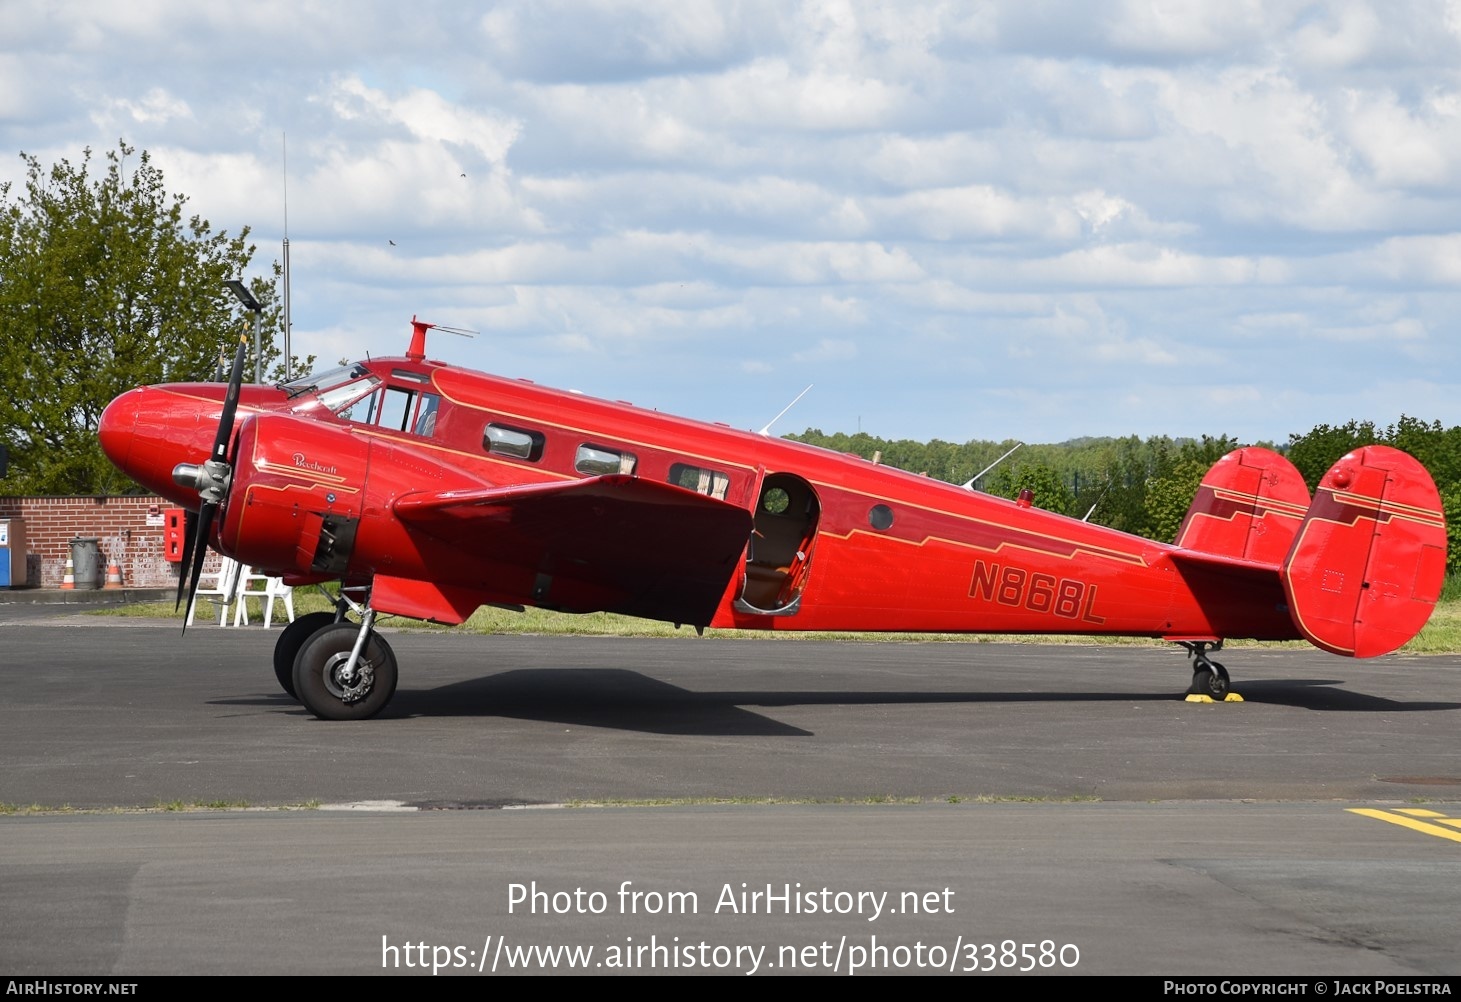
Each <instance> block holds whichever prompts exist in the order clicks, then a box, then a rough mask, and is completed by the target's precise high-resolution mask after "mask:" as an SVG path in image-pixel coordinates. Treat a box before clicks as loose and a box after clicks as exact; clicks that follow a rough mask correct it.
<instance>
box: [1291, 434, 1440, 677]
mask: <svg viewBox="0 0 1461 1002" xmlns="http://www.w3.org/2000/svg"><path fill="white" fill-rule="evenodd" d="M1280 575H1281V577H1282V578H1283V586H1284V592H1285V594H1286V595H1287V597H1288V602H1289V615H1290V616H1292V617H1293V620H1294V625H1295V626H1297V627H1298V628H1299V631H1300V632H1302V633H1303V634H1304V636H1305V637H1307V638H1308V639H1309V641H1310V642H1311V643H1312V644H1314V645H1315V646H1316V647H1321V648H1323V649H1324V650H1326V651H1331V652H1333V653H1335V654H1344V655H1348V656H1351V657H1360V658H1369V657H1375V656H1377V655H1380V654H1388V653H1390V652H1391V651H1393V650H1396V649H1397V648H1399V647H1401V646H1402V645H1403V644H1405V643H1406V642H1407V641H1409V640H1410V639H1411V638H1412V637H1414V636H1415V635H1416V634H1417V633H1419V632H1420V628H1421V627H1422V626H1424V625H1425V623H1426V620H1427V619H1429V618H1430V615H1431V612H1432V611H1433V610H1434V609H1435V605H1436V600H1437V599H1438V598H1439V597H1440V594H1441V586H1442V585H1443V584H1444V583H1445V576H1446V519H1445V515H1444V514H1443V512H1442V508H1441V498H1440V494H1439V493H1438V492H1437V490H1436V485H1435V483H1434V482H1433V481H1432V480H1431V476H1430V474H1429V473H1427V472H1426V469H1425V467H1423V466H1421V465H1420V463H1419V462H1417V461H1416V460H1415V459H1414V458H1412V457H1411V456H1409V455H1407V454H1406V453H1404V452H1401V451H1400V450H1399V449H1392V448H1390V447H1389V446H1385V445H1369V446H1365V447H1364V448H1361V449H1356V450H1355V451H1353V452H1351V453H1349V454H1348V455H1346V456H1344V457H1342V458H1341V459H1340V460H1339V461H1338V462H1337V463H1335V464H1334V465H1333V466H1331V467H1330V468H1329V472H1327V473H1325V474H1324V477H1323V479H1322V480H1320V481H1319V486H1318V488H1317V489H1316V490H1315V492H1314V502H1313V504H1311V505H1310V506H1309V511H1308V514H1307V515H1306V516H1305V518H1304V523H1303V525H1302V526H1301V527H1300V528H1299V532H1298V535H1297V537H1296V538H1295V539H1294V543H1293V548H1292V549H1291V550H1290V551H1289V554H1288V558H1287V560H1285V561H1284V564H1283V568H1282V570H1281V572H1280Z"/></svg>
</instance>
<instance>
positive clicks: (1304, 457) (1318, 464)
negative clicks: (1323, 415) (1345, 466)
mask: <svg viewBox="0 0 1461 1002" xmlns="http://www.w3.org/2000/svg"><path fill="white" fill-rule="evenodd" d="M1382 438H1383V433H1381V432H1380V431H1378V430H1376V428H1375V426H1374V424H1373V423H1372V422H1369V421H1350V422H1348V423H1347V424H1344V425H1341V426H1340V427H1338V428H1331V427H1330V426H1329V425H1327V424H1320V425H1315V426H1314V427H1313V428H1311V429H1310V430H1309V431H1307V432H1305V433H1304V434H1302V435H1290V436H1289V444H1288V449H1287V450H1286V452H1287V454H1288V458H1289V462H1291V463H1293V464H1294V465H1295V466H1297V467H1298V468H1299V472H1300V473H1301V474H1303V476H1304V482H1305V483H1306V484H1308V485H1309V490H1310V491H1313V489H1314V488H1315V487H1317V486H1318V484H1319V478H1320V477H1322V476H1324V474H1325V472H1326V471H1327V470H1328V469H1329V467H1330V466H1332V465H1334V461H1335V460H1336V459H1338V458H1339V457H1340V456H1343V455H1344V454H1345V453H1347V452H1350V451H1352V450H1354V449H1358V448H1359V447H1360V446H1362V445H1374V444H1375V443H1376V442H1379V441H1380V440H1381V439H1382Z"/></svg>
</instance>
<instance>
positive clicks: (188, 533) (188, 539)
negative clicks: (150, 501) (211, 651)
mask: <svg viewBox="0 0 1461 1002" xmlns="http://www.w3.org/2000/svg"><path fill="white" fill-rule="evenodd" d="M197 542H198V513H197V512H194V511H189V510H187V509H184V510H183V559H182V560H180V561H178V600H177V601H176V602H174V603H173V607H172V611H173V612H177V611H178V610H179V609H181V608H182V606H183V592H184V591H186V590H187V588H188V568H189V567H191V566H192V565H193V546H194V545H195V544H196V543H197Z"/></svg>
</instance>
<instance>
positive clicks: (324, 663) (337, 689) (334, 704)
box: [294, 623, 396, 720]
mask: <svg viewBox="0 0 1461 1002" xmlns="http://www.w3.org/2000/svg"><path fill="white" fill-rule="evenodd" d="M359 635H360V627H359V626H358V625H357V624H355V623H335V624H333V625H331V626H326V627H325V628H324V629H322V630H319V631H317V632H316V633H315V634H314V636H312V637H310V638H309V639H308V640H307V641H305V644H304V646H303V647H301V648H300V649H299V656H298V657H296V658H295V659H294V692H295V694H296V695H297V696H298V698H299V701H300V702H301V703H303V704H304V705H305V708H306V709H308V710H309V711H310V712H311V713H313V714H314V715H315V716H317V717H319V718H320V719H321V720H365V719H367V718H369V717H373V716H375V715H376V714H377V713H379V712H380V711H381V710H383V709H385V706H386V704H387V703H389V702H390V701H391V697H392V696H393V695H395V692H396V654H395V652H394V651H392V650H391V645H390V644H388V643H386V642H385V640H384V638H382V637H381V635H380V634H379V633H376V632H375V631H374V630H372V631H370V639H369V640H367V641H366V644H365V650H364V652H362V654H361V656H360V664H359V665H357V666H356V671H357V676H356V682H355V685H354V686H346V685H345V684H344V682H343V681H342V680H341V679H340V676H339V674H338V672H339V669H341V668H342V667H344V665H345V663H346V662H347V661H349V660H350V651H351V650H352V649H353V648H354V647H355V638H356V637H358V636H359ZM360 672H369V674H370V679H369V681H368V682H367V681H365V680H363V679H362V677H361V676H360V675H359V674H358V673H360Z"/></svg>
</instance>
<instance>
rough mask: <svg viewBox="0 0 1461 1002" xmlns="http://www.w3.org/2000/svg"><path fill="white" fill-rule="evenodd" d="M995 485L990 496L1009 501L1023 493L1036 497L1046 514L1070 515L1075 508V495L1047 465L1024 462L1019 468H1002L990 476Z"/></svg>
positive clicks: (1038, 504)
mask: <svg viewBox="0 0 1461 1002" xmlns="http://www.w3.org/2000/svg"><path fill="white" fill-rule="evenodd" d="M991 476H992V478H993V483H992V484H990V487H989V493H991V494H999V495H1002V496H1004V497H1007V498H1017V497H1019V495H1020V491H1023V490H1028V491H1030V492H1031V493H1032V494H1034V503H1035V504H1036V505H1037V506H1039V507H1041V508H1044V509H1045V510H1046V511H1054V512H1059V513H1060V514H1062V515H1069V514H1071V509H1073V508H1074V507H1075V495H1074V494H1072V493H1071V491H1070V487H1068V486H1067V485H1066V484H1065V482H1064V481H1063V480H1062V479H1061V477H1060V474H1058V473H1056V472H1055V471H1054V470H1053V469H1051V468H1050V467H1049V466H1046V465H1045V464H1044V463H1025V464H1024V465H1023V466H1020V467H1017V468H1016V467H1001V468H1000V469H998V470H996V471H995V472H994V473H993V474H991Z"/></svg>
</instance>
